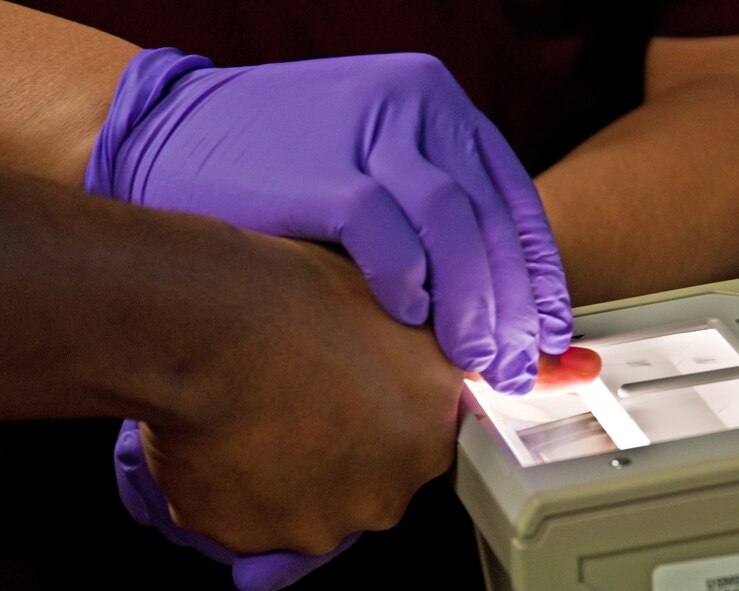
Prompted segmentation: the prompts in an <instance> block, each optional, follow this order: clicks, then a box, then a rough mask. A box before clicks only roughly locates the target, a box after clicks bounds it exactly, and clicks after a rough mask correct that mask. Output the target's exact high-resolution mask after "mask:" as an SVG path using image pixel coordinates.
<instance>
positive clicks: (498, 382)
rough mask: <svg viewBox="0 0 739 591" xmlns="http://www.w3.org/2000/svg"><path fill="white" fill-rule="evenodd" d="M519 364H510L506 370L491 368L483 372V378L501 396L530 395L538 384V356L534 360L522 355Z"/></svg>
mask: <svg viewBox="0 0 739 591" xmlns="http://www.w3.org/2000/svg"><path fill="white" fill-rule="evenodd" d="M518 361H519V363H517V364H508V365H507V366H506V367H504V368H502V369H501V368H494V367H490V368H488V370H486V371H483V372H482V376H483V377H484V378H485V380H486V381H487V382H488V383H489V384H490V386H491V387H492V388H493V389H494V390H495V391H496V392H499V393H501V394H506V395H509V396H523V395H524V394H528V393H529V392H530V391H531V390H532V389H533V388H534V384H535V383H536V374H537V366H538V356H536V357H534V358H532V357H531V356H530V355H526V354H525V353H522V354H521V355H519V359H518Z"/></svg>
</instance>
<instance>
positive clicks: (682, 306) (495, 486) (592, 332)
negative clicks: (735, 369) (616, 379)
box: [450, 279, 739, 591]
mask: <svg viewBox="0 0 739 591" xmlns="http://www.w3.org/2000/svg"><path fill="white" fill-rule="evenodd" d="M697 329H712V330H714V331H716V332H717V333H718V334H720V335H721V337H722V338H723V340H725V342H726V343H728V345H729V347H730V348H731V349H732V351H733V353H736V354H739V279H736V280H732V281H726V282H721V283H715V284H710V285H703V286H696V287H693V288H689V289H682V290H675V291H670V292H663V293H658V294H653V295H650V296H645V297H639V298H630V299H625V300H619V301H615V302H609V303H606V304H602V305H595V306H587V307H582V308H578V309H576V310H575V334H576V335H582V336H581V337H580V338H579V339H578V341H577V344H578V345H582V346H593V348H596V349H598V347H599V346H606V347H607V346H608V345H609V343H614V342H615V343H621V344H622V343H628V342H634V343H638V342H644V339H648V338H653V337H655V336H661V335H669V334H678V333H681V332H686V331H687V332H690V331H691V330H697ZM636 365H638V364H636ZM636 370H637V371H639V368H636ZM706 375H708V374H706ZM626 381H630V380H628V379H627V380H626ZM728 384H729V387H730V388H731V394H732V395H733V393H736V398H737V402H732V403H731V404H736V405H739V380H736V379H734V380H733V381H729V382H728ZM649 395H650V396H653V397H655V399H656V400H659V396H661V394H659V393H658V394H649ZM477 396H479V394H478V395H477ZM463 401H464V403H465V405H466V410H465V412H464V413H463V417H462V422H461V428H460V432H459V437H458V454H457V461H456V464H455V467H454V469H453V470H452V471H451V473H450V477H451V479H452V483H453V486H454V487H455V490H456V492H457V494H458V496H459V498H460V500H461V501H462V503H463V504H464V506H465V507H466V509H467V511H468V513H469V514H470V516H471V518H472V520H473V522H474V524H475V529H476V535H477V539H478V549H479V552H480V557H481V560H482V565H483V572H484V576H485V581H486V586H487V589H488V591H579V590H589V591H666V590H667V589H668V588H669V589H670V591H682V589H678V588H677V587H676V586H675V584H674V583H670V584H668V583H664V584H663V583H661V582H660V581H662V580H663V579H664V576H663V575H665V574H666V575H667V576H668V578H669V577H670V576H672V577H673V579H675V578H677V577H682V578H685V577H683V576H682V574H681V573H682V571H681V570H680V569H681V568H683V567H684V565H688V566H690V565H691V564H697V565H699V566H700V568H702V569H703V571H700V569H699V570H698V571H697V572H698V574H697V575H696V577H697V578H698V579H700V580H701V581H702V582H701V584H700V586H699V587H696V588H695V591H713V590H714V589H722V590H723V589H735V588H736V589H739V429H737V428H735V427H736V425H734V424H730V425H729V426H728V427H727V428H724V429H722V430H719V429H713V430H711V429H708V430H707V432H705V433H703V434H697V435H696V434H691V435H689V436H686V437H682V436H676V437H673V438H670V437H663V438H662V439H661V440H660V441H658V442H656V443H650V444H648V445H642V446H639V447H634V448H631V449H618V448H616V447H615V446H610V447H608V446H606V451H601V452H597V451H596V452H592V451H591V452H583V454H582V455H578V454H574V455H572V457H568V458H566V459H561V460H554V461H540V462H539V463H535V464H533V465H532V464H530V462H529V463H527V462H526V461H522V460H521V458H520V457H517V456H516V453H515V451H514V450H513V449H512V446H511V444H510V437H509V436H504V434H503V433H502V432H501V430H499V429H498V428H496V422H495V421H494V420H493V419H491V417H490V416H488V414H487V412H486V411H485V410H484V409H483V407H482V406H481V405H480V402H479V400H478V398H477V397H476V395H473V394H472V393H471V392H470V391H466V392H465V395H464V400H463ZM669 404H670V405H672V406H673V407H674V406H675V405H674V403H672V402H670V403H669ZM588 418H589V419H590V420H591V422H592V419H593V417H592V415H590V416H589V417H588V416H587V413H585V414H583V415H577V416H576V417H575V418H574V419H572V420H578V421H579V420H581V419H583V420H584V419H588ZM499 424H500V423H499ZM606 437H607V436H606ZM714 559H716V560H714ZM716 565H718V566H716ZM732 580H736V581H737V586H736V587H725V586H723V587H722V586H720V585H724V584H731V581H732ZM664 585H667V586H664ZM685 588H686V589H687V587H685ZM691 589H692V587H691Z"/></svg>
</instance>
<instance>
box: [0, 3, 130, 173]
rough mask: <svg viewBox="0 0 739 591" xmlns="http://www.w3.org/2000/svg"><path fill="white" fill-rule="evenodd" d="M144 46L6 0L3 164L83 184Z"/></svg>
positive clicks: (0, 120) (1, 37)
mask: <svg viewBox="0 0 739 591" xmlns="http://www.w3.org/2000/svg"><path fill="white" fill-rule="evenodd" d="M139 49H140V48H139V47H137V46H135V45H133V44H131V43H128V42H126V41H123V40H121V39H119V38H117V37H114V36H112V35H108V34H106V33H103V32H101V31H98V30H95V29H92V28H90V27H86V26H83V25H80V24H78V23H74V22H71V21H67V20H65V19H61V18H58V17H55V16H52V15H49V14H45V13H42V12H38V11H35V10H31V9H28V8H25V7H22V6H19V5H16V4H12V3H10V2H3V1H1V0H0V81H2V83H1V84H0V166H2V167H4V168H9V169H12V170H16V171H19V172H24V173H29V174H34V175H36V176H40V177H43V178H48V179H50V180H53V181H56V182H59V183H62V184H64V185H67V186H70V187H81V186H82V176H83V172H84V168H85V165H86V164H87V160H88V158H89V154H90V150H91V149H92V144H93V142H94V139H95V136H96V135H97V133H98V131H99V129H100V127H101V126H102V123H103V121H104V119H105V116H106V113H107V110H108V107H109V104H110V101H111V99H112V96H113V92H114V90H115V85H116V83H117V81H118V78H119V77H120V74H121V72H122V70H123V68H124V67H125V65H126V63H128V61H129V60H130V59H131V58H132V57H133V55H135V53H137V52H138V51H139Z"/></svg>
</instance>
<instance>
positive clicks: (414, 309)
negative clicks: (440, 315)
mask: <svg viewBox="0 0 739 591" xmlns="http://www.w3.org/2000/svg"><path fill="white" fill-rule="evenodd" d="M398 296H400V297H398ZM377 298H378V300H379V302H380V305H381V306H382V307H383V308H384V309H385V311H386V312H387V313H388V314H390V316H392V317H393V318H395V320H397V321H398V322H401V323H403V324H409V325H411V326H420V325H421V324H423V323H424V322H426V321H427V320H428V318H429V311H430V308H431V298H430V296H429V294H428V293H427V292H425V291H423V290H421V291H420V292H419V293H418V294H417V295H416V296H415V297H412V298H408V297H407V294H397V293H389V294H385V295H384V297H383V296H382V295H377Z"/></svg>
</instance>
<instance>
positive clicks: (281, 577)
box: [114, 420, 359, 591]
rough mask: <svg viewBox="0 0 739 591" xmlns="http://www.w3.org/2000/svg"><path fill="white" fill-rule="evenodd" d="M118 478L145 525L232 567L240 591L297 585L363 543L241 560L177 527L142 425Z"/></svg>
mask: <svg viewBox="0 0 739 591" xmlns="http://www.w3.org/2000/svg"><path fill="white" fill-rule="evenodd" d="M114 454H115V457H114V464H115V474H116V480H117V482H118V492H119V494H120V497H121V501H122V502H123V505H124V506H125V507H126V509H128V512H129V513H130V514H131V516H132V517H133V518H134V519H135V520H136V521H137V522H138V523H140V524H142V525H147V526H153V527H156V528H157V529H158V530H159V531H160V532H161V533H162V534H163V535H164V536H165V537H166V538H167V539H168V540H169V541H170V542H172V543H174V544H179V545H181V546H190V547H192V548H195V549H196V550H198V551H199V552H201V553H202V554H204V555H205V556H208V557H209V558H211V559H213V560H216V561H218V562H222V563H224V564H230V565H231V575H232V577H233V580H234V583H235V584H236V587H237V588H238V589H240V591H273V590H276V589H282V588H284V587H287V586H288V585H291V584H292V583H294V582H295V581H297V580H298V579H300V578H302V577H303V576H305V575H306V574H308V573H309V572H311V571H312V570H314V569H316V568H318V567H319V566H321V565H323V564H325V563H326V562H328V561H329V560H331V559H332V558H334V557H335V556H336V555H337V554H340V553H341V552H343V551H344V550H346V549H347V548H348V547H349V546H351V545H352V544H353V543H354V542H355V541H356V540H357V538H358V537H359V534H355V535H352V536H349V537H347V538H346V539H345V540H344V541H343V542H342V543H341V544H339V545H338V546H337V547H336V548H335V549H334V550H332V551H331V552H329V553H327V554H322V555H320V556H308V555H303V554H298V553H297V552H287V551H282V552H270V553H268V554H260V555H255V556H237V555H235V554H233V553H231V552H229V551H227V550H225V549H224V548H222V547H221V546H219V545H218V544H215V543H214V542H213V541H212V540H210V539H209V538H207V537H205V536H202V535H200V534H198V533H196V532H193V531H189V530H185V529H182V528H180V527H177V526H176V525H175V524H174V523H173V522H172V519H171V518H170V516H169V511H168V510H167V501H166V500H165V498H164V496H163V495H162V493H161V491H160V490H159V487H158V486H157V484H156V482H154V479H153V478H152V477H151V474H150V473H149V471H148V470H147V468H146V460H145V459H144V452H143V449H142V446H141V437H140V435H139V429H138V423H137V422H136V421H133V420H126V421H124V422H123V425H122V426H121V430H120V432H119V434H118V441H117V442H116V446H115V452H114Z"/></svg>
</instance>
